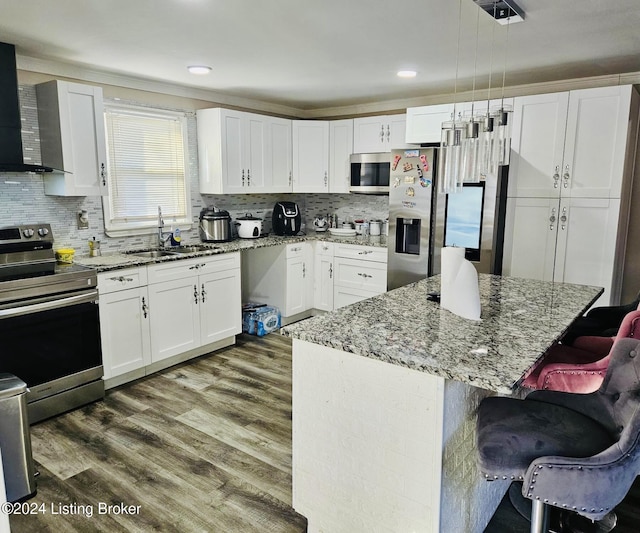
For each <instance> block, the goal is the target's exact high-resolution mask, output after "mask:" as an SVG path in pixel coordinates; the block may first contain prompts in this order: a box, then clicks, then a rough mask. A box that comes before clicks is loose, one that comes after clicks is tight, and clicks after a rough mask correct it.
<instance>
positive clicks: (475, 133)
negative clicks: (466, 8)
mask: <svg viewBox="0 0 640 533" xmlns="http://www.w3.org/2000/svg"><path fill="white" fill-rule="evenodd" d="M479 24H480V10H479V9H478V11H477V14H476V53H475V58H474V65H473V85H472V88H471V111H470V112H469V114H468V116H467V117H463V122H464V124H465V130H466V132H465V133H466V135H465V138H464V144H463V148H462V172H461V175H462V183H477V182H479V181H480V171H479V168H478V165H479V156H480V120H481V119H480V118H479V117H478V116H476V112H475V103H476V102H475V100H476V73H477V70H478V27H479Z"/></svg>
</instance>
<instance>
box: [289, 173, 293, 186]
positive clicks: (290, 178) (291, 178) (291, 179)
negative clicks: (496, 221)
mask: <svg viewBox="0 0 640 533" xmlns="http://www.w3.org/2000/svg"><path fill="white" fill-rule="evenodd" d="M292 181H293V177H292V176H291V171H289V185H291V182H292Z"/></svg>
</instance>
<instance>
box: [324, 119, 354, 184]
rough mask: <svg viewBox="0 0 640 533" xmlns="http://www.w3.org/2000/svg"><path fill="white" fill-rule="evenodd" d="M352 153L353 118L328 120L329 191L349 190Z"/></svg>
mask: <svg viewBox="0 0 640 533" xmlns="http://www.w3.org/2000/svg"><path fill="white" fill-rule="evenodd" d="M352 153H353V119H344V120H332V121H331V122H329V192H336V193H348V192H349V184H350V180H351V178H350V175H351V161H350V158H351V154H352Z"/></svg>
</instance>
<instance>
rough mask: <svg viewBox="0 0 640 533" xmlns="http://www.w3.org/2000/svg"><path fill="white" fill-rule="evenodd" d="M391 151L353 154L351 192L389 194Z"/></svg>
mask: <svg viewBox="0 0 640 533" xmlns="http://www.w3.org/2000/svg"><path fill="white" fill-rule="evenodd" d="M390 170H391V153H389V152H386V153H379V154H352V155H351V183H350V185H349V192H355V193H363V194H389V173H390Z"/></svg>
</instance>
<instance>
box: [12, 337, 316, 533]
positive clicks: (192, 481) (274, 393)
mask: <svg viewBox="0 0 640 533" xmlns="http://www.w3.org/2000/svg"><path fill="white" fill-rule="evenodd" d="M31 429H32V445H33V456H34V460H35V461H36V467H37V469H38V470H39V471H40V476H39V478H38V480H37V482H38V494H37V495H36V496H35V497H34V498H32V499H30V500H29V501H28V503H29V504H30V505H33V506H37V508H38V510H39V512H38V513H36V514H31V515H22V516H21V515H12V516H11V517H10V522H11V528H12V531H13V532H17V533H22V532H27V533H29V532H44V531H55V532H56V533H65V532H73V531H81V532H83V533H84V532H89V531H91V532H93V531H95V532H100V531H109V532H116V531H123V532H124V531H126V532H129V531H132V532H133V531H140V532H143V531H144V532H146V531H179V532H191V531H194V532H195V531H198V532H201V531H202V532H204V531H206V532H224V533H235V532H238V533H240V532H242V533H244V532H253V531H255V532H274V533H275V532H277V533H280V532H282V533H298V532H304V531H306V519H305V518H304V517H302V516H301V515H299V514H297V513H295V512H294V511H293V509H292V508H291V342H290V340H289V339H287V338H286V337H283V336H281V335H277V334H271V335H267V336H266V337H263V338H257V337H248V336H240V337H238V342H237V344H236V346H233V347H230V348H226V349H224V350H221V351H218V352H215V353H213V354H210V355H207V356H203V357H201V358H198V359H196V360H193V361H190V362H189V363H185V364H182V365H179V366H176V367H172V368H170V369H168V370H166V371H164V372H161V373H158V374H155V375H153V376H149V377H147V378H144V379H142V380H139V381H137V382H135V383H131V384H127V385H124V386H122V387H120V388H118V389H113V390H111V391H107V395H106V398H105V400H104V401H101V402H96V403H94V404H91V405H89V406H85V407H83V408H80V409H77V410H75V411H73V412H70V413H67V414H64V415H61V416H58V417H56V418H53V419H50V420H47V421H44V422H41V423H39V424H36V425H34V426H33V427H32V428H31ZM101 504H102V505H104V506H106V505H113V506H116V507H114V508H111V509H109V510H108V511H109V512H103V513H102V514H101V513H100V511H101V510H102V511H104V509H101V508H100V505H101ZM122 505H124V507H125V508H126V509H125V510H133V513H132V514H131V513H130V514H127V513H125V512H122V511H123V509H122ZM129 506H131V508H130V509H129V508H128V507H129ZM137 506H139V508H138V507H137Z"/></svg>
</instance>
